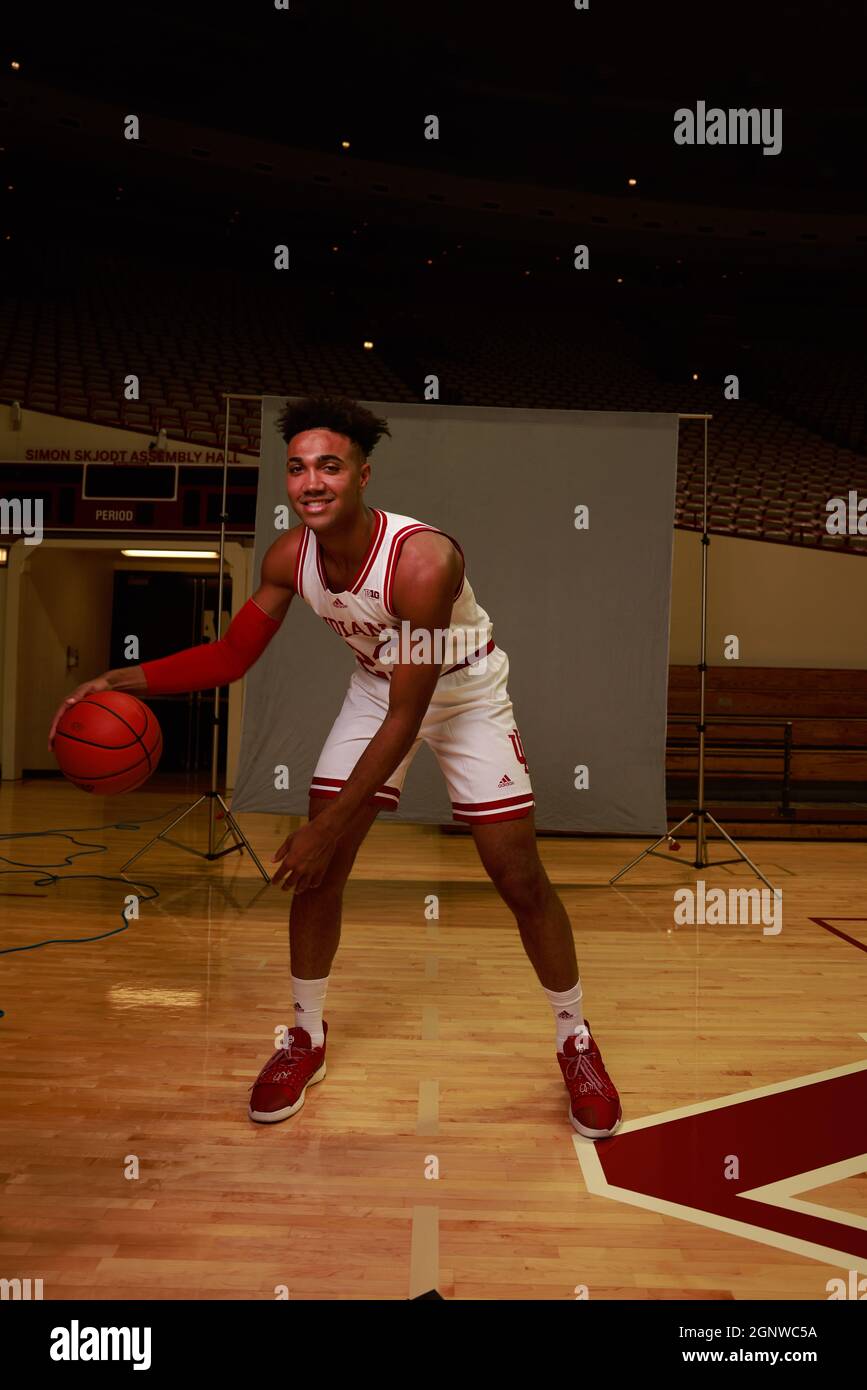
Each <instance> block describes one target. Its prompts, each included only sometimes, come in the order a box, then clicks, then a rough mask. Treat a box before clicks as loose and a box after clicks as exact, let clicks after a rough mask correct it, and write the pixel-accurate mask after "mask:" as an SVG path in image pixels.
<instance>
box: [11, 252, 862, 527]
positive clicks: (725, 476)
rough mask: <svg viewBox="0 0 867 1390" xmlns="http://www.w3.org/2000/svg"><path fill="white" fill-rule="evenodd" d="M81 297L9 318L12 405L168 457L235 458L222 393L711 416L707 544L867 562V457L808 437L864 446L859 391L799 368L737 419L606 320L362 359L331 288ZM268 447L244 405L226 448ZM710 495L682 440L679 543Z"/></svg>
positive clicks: (142, 276)
mask: <svg viewBox="0 0 867 1390" xmlns="http://www.w3.org/2000/svg"><path fill="white" fill-rule="evenodd" d="M83 283H84V284H85V286H86V287H85V288H81V289H80V290H78V291H76V292H74V293H63V294H60V293H58V294H51V293H46V292H44V291H43V292H42V293H35V292H33V293H28V292H27V290H26V289H22V290H21V291H20V292H19V293H18V294H17V296H12V297H9V298H7V299H6V300H5V301H4V302H3V304H2V306H0V399H2V400H4V401H10V400H13V399H14V400H19V401H20V402H21V403H22V405H24V406H26V407H28V408H30V409H32V410H42V411H46V412H50V413H57V414H60V415H66V416H69V417H71V418H77V419H87V420H92V421H94V422H96V423H99V424H106V425H112V426H115V427H116V426H121V427H126V428H128V429H134V430H139V431H144V432H146V433H153V434H154V435H156V433H157V432H158V431H159V430H160V429H161V428H163V429H165V430H166V432H167V434H168V436H169V437H170V438H172V439H184V440H188V441H190V442H192V443H198V444H204V445H209V446H211V447H216V446H217V445H218V444H222V442H223V421H224V405H223V402H222V399H221V396H220V392H221V391H223V390H230V391H234V392H249V393H250V394H257V393H260V392H265V393H275V394H281V393H286V394H290V393H292V394H294V393H301V392H305V391H308V390H314V389H330V390H335V391H342V392H346V393H347V394H350V395H355V396H358V397H361V398H366V399H373V400H393V401H414V400H420V399H421V391H422V389H423V379H424V377H425V376H426V375H427V374H428V373H431V372H435V373H437V375H438V376H439V378H440V387H441V399H442V400H443V401H445V402H451V403H459V404H464V405H485V406H495V407H496V406H505V407H513V408H515V407H518V408H520V407H525V408H547V409H583V410H634V411H641V410H648V411H650V410H652V411H660V410H661V411H696V412H700V411H707V412H708V413H710V414H712V415H713V422H712V425H711V432H710V441H711V442H710V450H709V455H710V456H709V476H710V482H711V486H710V498H709V521H710V529H711V530H712V531H714V532H717V533H720V534H725V535H731V536H741V537H744V538H748V539H755V540H768V541H777V542H782V543H788V544H795V545H806V546H814V547H822V548H825V549H835V550H843V551H848V552H860V553H864V554H867V537H863V536H848V535H846V536H842V537H831V536H829V535H828V534H827V532H826V530H825V520H826V517H827V512H826V503H827V502H828V500H829V499H830V498H832V497H846V496H847V495H848V493H849V491H850V490H852V489H855V490H856V491H857V492H858V494H859V495H860V496H864V495H867V456H865V454H864V453H859V452H856V451H855V449H854V448H851V447H844V446H843V445H842V444H841V443H840V442H835V440H834V439H831V438H825V437H822V436H821V435H820V434H819V433H817V432H816V429H815V428H808V424H809V423H810V422H812V424H813V425H815V426H818V425H820V424H822V423H823V422H824V423H826V424H827V426H828V428H829V429H830V428H831V426H832V425H834V427H835V430H836V433H837V435H838V436H839V435H840V434H841V433H845V432H846V431H848V432H849V433H850V434H851V436H852V438H853V439H854V438H857V439H859V440H863V406H856V405H853V403H852V400H851V391H849V394H848V395H847V396H846V400H845V402H842V401H841V400H839V399H838V398H837V397H836V396H834V395H833V394H832V393H831V392H830V391H829V392H828V394H827V397H825V396H824V395H823V390H822V388H821V386H820V385H818V384H817V379H816V377H815V374H813V375H810V373H809V372H807V371H806V368H804V370H803V374H801V368H800V367H799V363H800V362H801V358H800V357H799V356H798V355H797V354H796V353H795V352H794V351H793V352H792V354H791V357H790V371H789V373H788V375H786V374H783V373H781V374H780V376H779V378H777V379H774V380H773V381H771V382H769V383H767V384H766V385H765V387H764V394H765V398H766V401H765V403H764V404H760V403H758V402H756V401H754V400H741V401H736V402H730V401H725V400H724V399H723V398H722V384H721V383H717V382H713V383H710V382H703V381H699V382H694V381H686V382H684V383H683V384H673V383H672V382H670V381H663V380H660V379H659V378H658V377H657V376H656V375H655V374H654V372H653V371H652V370H651V369H650V368H649V367H647V366H646V365H643V364H642V363H641V362H640V361H638V360H637V357H638V354H637V353H636V351H635V343H634V342H633V341H632V340H631V339H630V338H629V336H628V335H627V334H626V333H625V332H622V333H621V332H620V330H619V329H618V326H617V325H616V323H613V322H612V321H611V320H610V318H609V319H606V320H604V321H595V320H590V319H584V320H580V321H578V322H576V323H575V325H574V328H572V327H568V328H567V327H566V326H565V325H564V318H563V316H562V315H560V316H556V315H550V316H549V317H548V318H547V319H545V320H544V321H543V320H542V319H541V318H540V317H539V316H538V315H533V316H531V315H528V316H527V318H526V320H525V319H524V318H523V317H522V316H521V315H520V313H517V312H514V311H511V310H509V311H506V310H502V311H501V312H499V313H492V312H488V313H486V314H485V315H484V316H481V317H480V316H478V315H477V314H476V313H474V312H473V311H472V310H470V309H468V308H465V309H463V310H460V309H459V308H458V306H452V307H451V308H450V309H448V310H441V312H440V313H439V314H438V315H437V318H438V320H439V321H441V322H447V323H448V325H449V332H448V336H447V338H444V337H443V335H440V337H439V339H436V338H434V337H430V338H428V337H426V331H425V330H426V323H425V320H424V317H423V316H422V317H420V318H419V319H418V320H417V326H418V333H417V334H416V335H415V336H414V335H413V333H412V331H407V330H404V332H403V334H402V337H401V339H400V340H399V341H398V339H397V338H396V337H394V338H393V339H390V338H389V335H388V334H387V333H386V334H384V335H383V341H382V342H380V343H378V344H376V346H375V349H374V350H373V351H366V350H365V349H364V348H363V346H362V338H363V336H364V334H363V329H362V328H361V324H362V322H363V321H364V315H363V314H362V312H361V311H360V310H357V309H353V308H352V306H349V307H342V308H341V309H340V310H338V309H337V307H336V303H337V301H336V299H335V292H334V291H333V290H329V289H328V288H327V287H323V288H321V289H319V290H317V289H315V288H311V287H310V286H309V285H307V286H306V287H305V288H295V287H294V286H293V288H292V290H291V297H290V296H287V294H286V293H285V292H284V293H282V294H280V295H278V294H277V293H276V292H275V289H274V287H273V284H272V283H270V282H265V281H258V282H250V283H243V284H242V283H241V282H240V281H238V280H237V279H235V278H232V277H230V276H227V275H224V276H222V277H221V276H220V275H218V274H216V275H215V274H211V275H208V274H206V273H204V272H202V271H198V272H186V271H185V272H175V273H173V274H172V273H170V272H167V271H160V273H159V275H158V276H157V275H156V274H155V273H154V272H153V271H152V270H149V269H148V268H146V267H144V266H139V267H138V268H137V269H136V274H135V276H132V275H131V273H130V266H129V265H128V264H127V263H126V262H105V263H101V264H100V265H99V267H98V274H91V275H90V276H89V277H87V276H86V277H84V281H83ZM339 302H340V303H341V305H344V303H345V302H344V301H343V300H340V301H339ZM287 304H288V305H291V308H287ZM429 321H430V320H429ZM429 321H428V322H429ZM133 371H134V372H136V373H137V374H138V375H139V377H140V380H141V394H142V399H141V400H139V401H134V402H127V401H125V400H124V394H123V382H124V377H125V376H126V375H127V373H129V372H133ZM829 372H830V375H833V369H829ZM759 375H760V374H759ZM805 379H806V380H807V381H809V382H810V383H811V385H810V386H809V387H808V386H806V385H805ZM799 385H800V390H799ZM848 389H849V388H847V390H848ZM853 389H854V388H853ZM772 399H773V401H774V402H775V404H776V407H777V408H776V409H772V408H771V407H770V405H769V404H768V402H770V401H771V400H772ZM822 399H826V400H827V405H826V408H825V409H824V410H823V409H820V407H819V402H820V401H821V400H822ZM859 410H860V415H859V414H858V411H859ZM796 417H798V418H796ZM859 421H860V424H859ZM837 425H839V426H840V428H839V429H837V428H836V427H837ZM258 432H259V418H258V408H257V406H256V403H255V402H252V401H251V402H248V403H245V404H236V405H235V406H234V407H233V413H232V420H231V431H230V439H229V442H230V445H231V447H232V448H234V449H237V450H239V451H242V452H251V453H255V452H257V451H258V445H259V438H258ZM701 492H702V430H701V428H700V427H699V426H696V425H694V424H693V425H684V426H683V427H682V429H681V431H680V448H679V468H678V490H677V511H676V524H677V525H678V526H681V527H684V528H687V529H697V528H699V527H700V525H701Z"/></svg>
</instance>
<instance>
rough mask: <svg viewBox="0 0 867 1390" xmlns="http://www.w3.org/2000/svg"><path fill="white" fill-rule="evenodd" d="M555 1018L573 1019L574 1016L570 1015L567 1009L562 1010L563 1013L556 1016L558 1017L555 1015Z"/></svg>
mask: <svg viewBox="0 0 867 1390" xmlns="http://www.w3.org/2000/svg"><path fill="white" fill-rule="evenodd" d="M557 1017H558V1018H574V1017H575V1015H574V1014H570V1012H569V1010H568V1009H564V1010H563V1012H562V1013H561V1014H558V1015H557Z"/></svg>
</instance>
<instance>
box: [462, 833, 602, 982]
mask: <svg viewBox="0 0 867 1390" xmlns="http://www.w3.org/2000/svg"><path fill="white" fill-rule="evenodd" d="M472 832H473V839H474V840H475V842H476V848H477V849H478V851H479V858H480V859H481V861H482V864H483V865H484V868H485V871H486V872H487V874H488V876H489V878H490V879H491V881H492V883H493V884H494V886H495V887H496V889H497V891H498V892H499V894H500V897H501V898H502V899H503V901H504V902H505V903H506V905H507V906H508V907H509V908H510V909H511V911H512V912H513V913H514V915H515V918H516V920H517V923H518V930H519V931H520V933H521V941H522V942H523V945H524V950H525V951H526V952H527V955H528V956H529V958H530V961H531V964H532V966H533V969H534V970H535V971H536V974H537V975H538V977H539V983H540V984H541V985H542V988H543V989H548V990H555V991H557V992H562V991H563V990H570V989H572V987H573V986H574V984H575V982H576V981H577V979H578V961H577V959H576V956H575V943H574V941H573V938H572V924H571V923H570V921H569V918H568V916H567V914H566V909H565V907H564V906H563V904H562V902H561V901H560V899H559V897H558V896H557V894H556V892H555V891H554V888H553V886H552V884H551V881H550V879H549V878H548V875H547V873H546V872H545V866H544V864H543V863H542V861H541V859H540V858H539V850H538V847H537V845H536V827H535V822H534V820H533V814H532V812H531V813H530V814H529V815H528V816H523V817H521V818H520V819H518V820H505V821H495V822H493V823H491V824H488V825H473V826H472Z"/></svg>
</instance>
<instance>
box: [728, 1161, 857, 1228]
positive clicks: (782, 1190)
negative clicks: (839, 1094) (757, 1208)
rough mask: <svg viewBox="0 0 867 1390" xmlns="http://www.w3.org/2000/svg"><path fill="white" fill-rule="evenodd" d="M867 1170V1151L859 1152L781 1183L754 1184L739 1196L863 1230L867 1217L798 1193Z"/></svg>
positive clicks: (796, 1174)
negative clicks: (826, 1205) (826, 1204)
mask: <svg viewBox="0 0 867 1390" xmlns="http://www.w3.org/2000/svg"><path fill="white" fill-rule="evenodd" d="M864 1172H867V1153H863V1154H856V1155H855V1157H854V1158H844V1159H842V1160H841V1162H840V1163H827V1164H825V1165H824V1167H822V1168H813V1169H812V1170H811V1171H810V1172H809V1173H795V1174H793V1175H792V1176H791V1177H788V1178H780V1179H779V1180H778V1181H777V1182H769V1183H765V1184H764V1185H763V1186H762V1187H751V1188H750V1189H749V1191H748V1192H738V1193H737V1194H736V1195H737V1196H738V1197H746V1198H747V1199H748V1200H751V1201H754V1202H767V1203H768V1205H769V1206H772V1207H785V1208H786V1209H787V1210H788V1211H802V1212H806V1213H807V1214H808V1215H809V1216H820V1217H821V1218H822V1219H823V1220H824V1221H836V1222H837V1223H838V1225H839V1224H843V1225H844V1226H857V1228H858V1230H859V1231H867V1216H857V1215H856V1214H855V1212H852V1211H841V1210H838V1209H837V1208H836V1207H825V1206H822V1205H821V1203H819V1202H806V1201H804V1200H803V1199H802V1198H800V1197H797V1196H795V1194H796V1193H797V1192H806V1191H807V1190H808V1189H809V1188H811V1187H827V1186H828V1185H829V1184H830V1183H833V1182H841V1181H842V1180H843V1179H844V1178H854V1177H855V1176H856V1174H858V1173H864Z"/></svg>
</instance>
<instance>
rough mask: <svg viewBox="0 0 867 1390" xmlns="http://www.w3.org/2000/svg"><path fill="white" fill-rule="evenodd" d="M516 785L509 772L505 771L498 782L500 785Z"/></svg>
mask: <svg viewBox="0 0 867 1390" xmlns="http://www.w3.org/2000/svg"><path fill="white" fill-rule="evenodd" d="M514 785H515V784H514V782H513V781H512V779H511V777H510V776H509V774H508V772H504V773H503V775H502V777H501V778H500V780H499V782H498V783H497V786H498V787H514Z"/></svg>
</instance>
